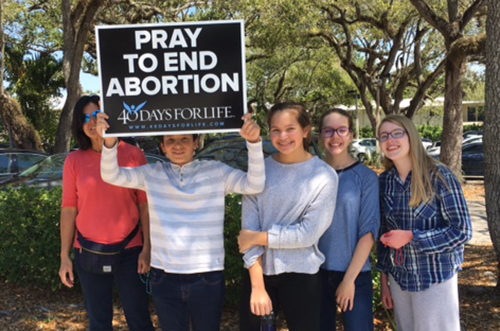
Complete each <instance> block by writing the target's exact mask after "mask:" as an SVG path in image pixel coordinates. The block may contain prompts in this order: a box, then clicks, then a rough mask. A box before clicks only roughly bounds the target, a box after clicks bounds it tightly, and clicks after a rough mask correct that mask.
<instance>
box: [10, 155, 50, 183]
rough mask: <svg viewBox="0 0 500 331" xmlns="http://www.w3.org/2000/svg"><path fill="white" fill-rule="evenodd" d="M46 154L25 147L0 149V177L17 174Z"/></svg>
mask: <svg viewBox="0 0 500 331" xmlns="http://www.w3.org/2000/svg"><path fill="white" fill-rule="evenodd" d="M47 155H48V154H45V153H42V152H37V151H30V150H25V149H9V148H5V149H4V148H2V149H0V179H5V178H8V177H12V176H15V175H18V174H19V173H20V172H22V171H24V170H26V169H28V168H29V167H31V166H32V165H34V164H35V163H37V162H39V161H41V160H43V159H45V158H46V157H47Z"/></svg>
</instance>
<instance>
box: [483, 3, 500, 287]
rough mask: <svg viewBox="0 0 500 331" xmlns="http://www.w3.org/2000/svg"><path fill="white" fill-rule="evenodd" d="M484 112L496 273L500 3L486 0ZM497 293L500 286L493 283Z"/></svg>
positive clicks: (498, 248)
mask: <svg viewBox="0 0 500 331" xmlns="http://www.w3.org/2000/svg"><path fill="white" fill-rule="evenodd" d="M486 35H487V38H488V41H489V42H487V43H486V110H485V121H484V157H485V164H484V183H485V188H486V213H487V220H488V228H489V231H490V236H491V241H492V242H493V247H494V248H495V253H496V255H497V260H498V262H499V264H498V265H497V268H499V271H500V166H499V165H500V144H499V143H498V142H499V141H500V112H499V111H498V110H499V109H500V62H499V61H498V59H499V58H500V43H498V42H497V41H498V40H499V38H500V2H498V1H497V0H490V1H489V3H488V18H487V21H486ZM497 290H500V282H497Z"/></svg>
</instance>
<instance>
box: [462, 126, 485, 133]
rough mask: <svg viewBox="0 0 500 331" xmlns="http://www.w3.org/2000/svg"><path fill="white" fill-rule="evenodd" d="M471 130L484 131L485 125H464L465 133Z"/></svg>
mask: <svg viewBox="0 0 500 331" xmlns="http://www.w3.org/2000/svg"><path fill="white" fill-rule="evenodd" d="M471 130H474V131H483V125H477V124H470V125H464V133H465V132H467V131H471Z"/></svg>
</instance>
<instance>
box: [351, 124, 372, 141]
mask: <svg viewBox="0 0 500 331" xmlns="http://www.w3.org/2000/svg"><path fill="white" fill-rule="evenodd" d="M354 136H356V135H354ZM373 137H375V136H374V135H373V128H372V127H371V126H364V127H362V128H360V129H359V138H373Z"/></svg>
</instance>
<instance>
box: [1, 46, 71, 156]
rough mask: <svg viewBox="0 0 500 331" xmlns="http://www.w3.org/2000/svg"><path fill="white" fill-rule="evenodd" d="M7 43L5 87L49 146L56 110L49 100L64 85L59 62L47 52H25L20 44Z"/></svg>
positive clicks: (57, 114) (53, 132)
mask: <svg viewBox="0 0 500 331" xmlns="http://www.w3.org/2000/svg"><path fill="white" fill-rule="evenodd" d="M7 46H8V47H7V48H6V52H5V55H6V60H7V64H6V79H5V80H6V81H7V82H8V83H9V85H8V87H7V89H6V90H7V91H8V92H9V93H10V94H11V95H14V96H15V97H16V99H17V100H18V102H19V104H20V106H21V108H22V110H23V113H24V115H25V116H26V118H27V120H28V121H29V123H31V124H32V125H33V126H34V128H35V130H37V131H38V133H39V134H40V137H41V138H42V140H43V142H44V143H47V144H48V146H53V145H54V142H55V131H56V128H57V124H58V122H59V112H57V111H55V110H53V109H52V106H51V100H53V99H54V98H56V97H60V96H61V92H60V90H61V89H62V88H64V77H63V73H62V61H61V60H57V59H56V58H54V57H53V56H52V55H51V54H47V53H38V52H33V51H29V50H28V49H27V48H26V47H25V46H24V45H23V44H22V43H19V44H13V43H11V42H9V43H8V45H7ZM48 146H47V145H46V146H45V147H48Z"/></svg>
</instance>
